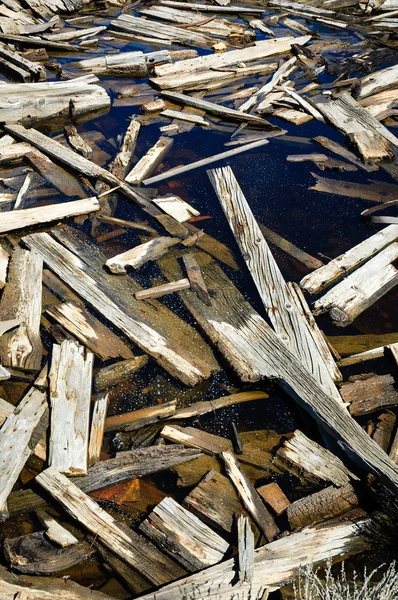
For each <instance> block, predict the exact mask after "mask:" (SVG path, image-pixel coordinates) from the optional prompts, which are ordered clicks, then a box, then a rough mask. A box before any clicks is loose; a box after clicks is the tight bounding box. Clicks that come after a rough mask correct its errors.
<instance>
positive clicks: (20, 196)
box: [13, 172, 33, 210]
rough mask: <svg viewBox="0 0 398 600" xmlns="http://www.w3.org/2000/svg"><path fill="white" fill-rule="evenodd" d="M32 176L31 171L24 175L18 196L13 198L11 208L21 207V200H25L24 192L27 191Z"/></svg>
mask: <svg viewBox="0 0 398 600" xmlns="http://www.w3.org/2000/svg"><path fill="white" fill-rule="evenodd" d="M32 178H33V173H32V172H30V173H28V174H27V175H26V177H25V179H24V182H23V184H22V185H21V187H20V188H19V192H18V196H17V199H16V200H15V203H14V206H13V210H17V209H19V208H22V204H23V201H24V200H25V196H26V194H27V193H28V190H29V186H30V184H31V182H32Z"/></svg>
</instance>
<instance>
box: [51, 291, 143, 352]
mask: <svg viewBox="0 0 398 600" xmlns="http://www.w3.org/2000/svg"><path fill="white" fill-rule="evenodd" d="M46 313H47V314H48V315H50V317H52V318H53V319H55V321H56V322H57V323H59V324H60V325H62V327H63V328H64V329H66V330H67V331H69V333H71V334H72V335H73V336H74V337H75V338H76V339H77V340H79V342H80V343H81V344H83V345H84V346H86V348H88V349H89V350H91V352H93V353H94V354H95V355H96V356H98V358H100V359H101V360H108V359H109V358H126V359H127V358H133V356H134V354H133V352H132V351H131V349H130V348H129V346H128V345H127V344H126V343H125V342H124V341H123V340H122V339H121V338H120V337H118V336H117V335H116V334H115V333H113V331H112V330H111V329H109V327H106V326H105V325H103V323H101V321H99V320H98V319H97V318H96V317H94V316H93V315H92V314H91V313H90V312H89V311H88V310H87V309H86V308H84V306H83V305H82V304H78V303H77V302H65V303H64V304H57V305H56V306H50V307H49V308H47V309H46Z"/></svg>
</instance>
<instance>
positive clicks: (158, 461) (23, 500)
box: [9, 445, 200, 514]
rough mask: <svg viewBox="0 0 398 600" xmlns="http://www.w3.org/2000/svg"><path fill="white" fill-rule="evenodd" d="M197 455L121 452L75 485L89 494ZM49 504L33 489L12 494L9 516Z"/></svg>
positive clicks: (169, 449)
mask: <svg viewBox="0 0 398 600" xmlns="http://www.w3.org/2000/svg"><path fill="white" fill-rule="evenodd" d="M198 456H200V452H199V451H198V450H192V449H190V448H183V447H182V446H175V445H172V446H150V447H148V448H142V449H141V448H140V449H138V450H130V451H127V452H119V453H118V454H117V456H116V457H115V458H111V459H109V460H104V461H100V462H98V463H96V464H95V465H93V466H92V467H90V468H89V469H88V474H87V475H85V476H83V477H74V479H73V483H74V484H75V485H77V486H78V487H79V488H80V489H81V490H83V491H84V492H86V493H87V494H88V493H90V492H93V491H95V490H99V489H102V488H104V487H106V486H110V485H115V484H117V483H122V482H124V481H128V480H130V479H136V478H137V477H145V476H146V475H150V474H151V473H156V472H158V471H164V470H166V469H170V468H171V467H175V466H177V465H179V464H182V463H185V462H187V461H190V460H192V459H194V458H197V457H198ZM46 505H47V502H46V500H44V499H43V498H42V497H41V496H39V495H38V494H36V493H35V492H33V491H32V490H21V491H18V492H13V493H12V494H11V495H10V497H9V511H10V514H19V513H21V512H25V511H28V510H32V509H37V508H40V507H45V506H46Z"/></svg>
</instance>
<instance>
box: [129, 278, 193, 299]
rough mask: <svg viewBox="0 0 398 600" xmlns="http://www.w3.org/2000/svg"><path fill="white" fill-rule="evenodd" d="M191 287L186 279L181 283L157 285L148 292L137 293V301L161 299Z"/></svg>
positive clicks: (180, 281) (147, 290)
mask: <svg viewBox="0 0 398 600" xmlns="http://www.w3.org/2000/svg"><path fill="white" fill-rule="evenodd" d="M190 287H191V283H190V281H189V279H187V278H184V279H180V280H179V281H173V282H170V283H163V284H162V285H156V286H154V287H152V288H148V289H146V290H141V291H140V292H136V293H135V297H136V299H137V300H149V299H150V298H161V297H162V296H166V295H168V294H174V293H175V292H180V291H181V290H187V289H189V288H190Z"/></svg>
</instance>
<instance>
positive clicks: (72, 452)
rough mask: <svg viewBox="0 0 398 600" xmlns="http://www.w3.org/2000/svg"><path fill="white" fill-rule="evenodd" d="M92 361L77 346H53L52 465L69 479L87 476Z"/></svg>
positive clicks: (65, 344) (66, 341)
mask: <svg viewBox="0 0 398 600" xmlns="http://www.w3.org/2000/svg"><path fill="white" fill-rule="evenodd" d="M93 361H94V356H93V354H92V353H91V352H87V351H86V350H85V348H84V347H83V346H80V344H78V343H77V342H74V341H71V340H65V341H64V342H62V344H61V345H57V344H54V346H53V352H52V360H51V368H50V372H49V380H50V401H51V420H50V424H51V431H50V443H49V464H50V466H52V467H53V468H55V469H57V470H59V471H60V472H62V473H67V474H69V475H84V474H86V473H87V466H88V465H87V453H88V443H89V419H90V401H91V379H92V368H93Z"/></svg>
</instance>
